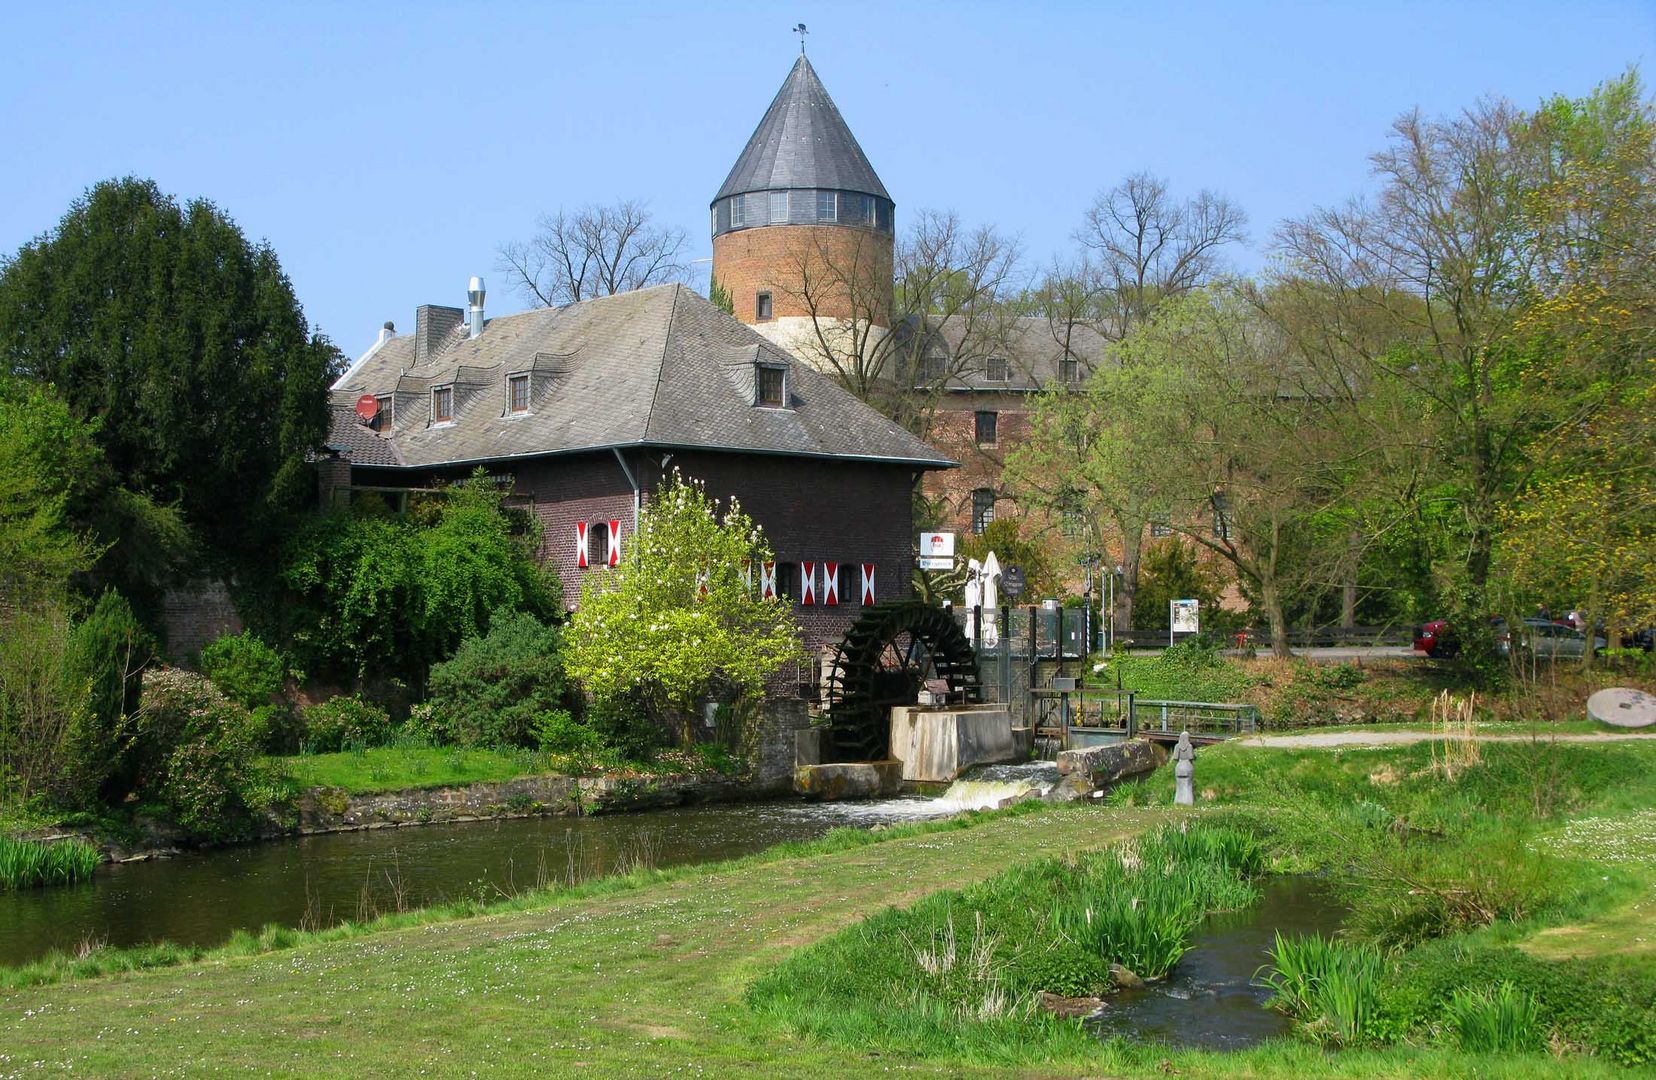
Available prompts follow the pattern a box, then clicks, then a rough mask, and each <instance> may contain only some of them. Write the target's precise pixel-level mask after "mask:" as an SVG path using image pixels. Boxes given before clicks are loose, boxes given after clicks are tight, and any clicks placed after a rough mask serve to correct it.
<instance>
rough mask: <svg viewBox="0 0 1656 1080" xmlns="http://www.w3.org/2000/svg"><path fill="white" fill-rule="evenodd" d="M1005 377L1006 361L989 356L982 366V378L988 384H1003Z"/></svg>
mask: <svg viewBox="0 0 1656 1080" xmlns="http://www.w3.org/2000/svg"><path fill="white" fill-rule="evenodd" d="M1006 375H1007V371H1006V361H1005V360H1004V359H1003V358H1001V357H999V356H991V357H990V358H989V362H988V363H987V364H985V365H984V368H983V377H984V378H985V379H987V380H988V381H989V382H1005V381H1006Z"/></svg>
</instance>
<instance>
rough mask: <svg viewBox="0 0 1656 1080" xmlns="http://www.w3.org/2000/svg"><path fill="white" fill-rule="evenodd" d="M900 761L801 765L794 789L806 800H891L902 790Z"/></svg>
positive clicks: (796, 775)
mask: <svg viewBox="0 0 1656 1080" xmlns="http://www.w3.org/2000/svg"><path fill="white" fill-rule="evenodd" d="M902 783H903V763H902V762H900V761H846V762H832V763H829V764H826V765H801V766H799V767H798V768H796V769H794V790H795V791H797V792H798V793H799V794H801V795H803V796H805V797H806V798H807V799H821V800H823V801H825V802H837V801H840V800H845V799H888V798H891V797H892V796H894V795H896V794H897V792H898V791H899V790H900V789H901V788H902Z"/></svg>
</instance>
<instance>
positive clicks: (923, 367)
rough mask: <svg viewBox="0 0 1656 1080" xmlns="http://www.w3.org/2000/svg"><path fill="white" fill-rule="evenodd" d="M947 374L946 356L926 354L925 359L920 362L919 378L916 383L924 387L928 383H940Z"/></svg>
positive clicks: (947, 359)
mask: <svg viewBox="0 0 1656 1080" xmlns="http://www.w3.org/2000/svg"><path fill="white" fill-rule="evenodd" d="M948 373H949V358H948V357H947V356H944V355H943V354H942V353H935V352H934V353H927V354H926V357H925V359H923V360H921V361H920V378H919V379H918V380H917V383H918V385H921V386H925V385H927V384H930V383H937V382H942V381H943V378H944V376H946V375H947V374H948Z"/></svg>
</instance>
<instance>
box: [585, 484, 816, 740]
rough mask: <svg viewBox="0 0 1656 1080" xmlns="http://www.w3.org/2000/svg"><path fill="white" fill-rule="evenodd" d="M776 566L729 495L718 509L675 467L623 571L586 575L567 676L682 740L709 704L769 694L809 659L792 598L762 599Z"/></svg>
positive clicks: (643, 518)
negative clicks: (770, 568)
mask: <svg viewBox="0 0 1656 1080" xmlns="http://www.w3.org/2000/svg"><path fill="white" fill-rule="evenodd" d="M771 559H772V555H771V551H770V547H769V545H768V544H767V543H766V542H765V537H764V534H763V533H762V532H761V531H760V529H759V527H758V526H757V525H756V524H754V522H753V520H752V519H751V518H749V517H748V516H747V515H746V514H745V513H743V512H742V509H741V507H740V506H739V505H737V503H736V501H735V500H734V499H732V500H731V501H730V503H729V504H728V505H726V506H725V507H724V508H723V509H722V510H721V508H720V507H719V505H718V503H717V502H715V501H714V500H711V499H709V498H708V497H707V493H706V491H705V490H704V489H703V488H702V486H701V485H700V484H699V483H696V482H694V481H686V480H684V479H682V478H681V477H680V476H679V474H678V473H677V472H676V471H675V472H674V474H673V476H672V478H671V479H670V481H669V483H668V484H667V485H666V486H664V487H663V488H662V489H661V490H660V491H659V492H657V493H656V494H655V495H654V496H652V497H651V499H650V501H649V502H648V504H646V506H645V507H644V508H643V510H642V511H641V512H640V514H639V520H638V533H637V535H636V536H635V538H634V539H633V542H632V544H631V545H629V546H628V547H627V549H626V550H625V551H624V552H623V554H622V557H621V564H620V566H618V567H617V568H616V569H614V570H613V571H610V572H609V573H606V574H598V575H593V576H592V577H589V578H588V580H587V583H586V585H585V587H584V588H583V590H582V594H581V604H580V607H579V608H578V609H577V610H576V612H575V615H574V617H573V619H572V621H571V624H570V630H569V633H568V635H567V636H566V638H565V640H566V643H567V647H568V658H567V665H568V671H569V673H570V675H571V676H573V677H574V678H575V679H576V680H578V681H579V682H580V683H581V684H582V686H583V687H584V688H585V689H586V691H587V692H588V693H590V694H592V695H593V697H594V698H596V699H597V701H598V703H599V705H600V707H603V708H615V707H617V705H618V704H620V705H625V704H631V705H634V706H636V707H638V708H641V709H644V710H646V711H647V712H648V713H649V715H650V717H651V718H652V719H653V720H655V721H657V722H658V723H660V724H663V725H665V726H667V727H668V728H670V729H673V730H677V731H679V732H680V733H681V734H682V733H684V732H685V731H686V730H687V725H688V721H689V718H690V716H691V715H692V713H693V712H694V710H695V708H696V705H697V703H698V702H700V701H701V700H702V699H704V698H706V697H708V696H721V697H722V696H727V695H733V694H734V695H759V694H762V693H763V691H764V686H765V680H766V679H767V678H768V677H769V676H770V675H772V674H774V673H775V672H777V671H778V670H780V669H781V668H782V667H783V665H785V664H789V663H796V662H800V661H802V660H804V659H805V654H804V650H803V647H802V646H801V644H800V638H799V628H798V626H797V624H796V623H795V621H794V617H793V610H792V607H791V606H790V604H789V602H788V601H787V600H785V599H781V598H776V597H772V598H769V599H766V598H763V597H761V596H759V595H757V592H756V588H757V583H758V574H759V568H760V567H761V566H763V565H764V564H765V563H766V562H768V561H770V560H771Z"/></svg>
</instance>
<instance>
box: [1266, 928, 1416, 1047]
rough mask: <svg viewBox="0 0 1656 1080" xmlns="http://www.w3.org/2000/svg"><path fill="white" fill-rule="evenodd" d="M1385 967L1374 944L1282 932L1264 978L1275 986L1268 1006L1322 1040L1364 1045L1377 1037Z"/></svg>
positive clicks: (1269, 984)
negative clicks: (1376, 1028) (1297, 1022)
mask: <svg viewBox="0 0 1656 1080" xmlns="http://www.w3.org/2000/svg"><path fill="white" fill-rule="evenodd" d="M1261 970H1262V971H1263V970H1265V969H1261ZM1385 971H1386V967H1385V960H1384V958H1383V957H1382V956H1381V953H1380V950H1379V949H1378V948H1376V947H1375V946H1373V945H1369V944H1354V943H1348V942H1340V941H1335V940H1333V939H1331V938H1325V937H1322V936H1321V935H1317V934H1313V935H1310V936H1307V937H1285V936H1284V935H1283V934H1282V932H1281V931H1280V930H1279V931H1277V933H1276V940H1275V942H1274V943H1273V945H1272V947H1271V965H1270V969H1269V973H1268V974H1266V975H1265V976H1264V977H1263V978H1262V979H1261V980H1260V981H1261V982H1262V983H1263V984H1264V985H1265V986H1267V987H1269V988H1270V989H1271V999H1270V1004H1271V1005H1272V1006H1274V1007H1275V1008H1277V1009H1280V1010H1281V1011H1282V1012H1285V1013H1287V1014H1288V1015H1289V1016H1291V1017H1293V1018H1294V1019H1295V1020H1297V1021H1299V1022H1300V1023H1301V1024H1302V1025H1303V1026H1304V1031H1305V1032H1306V1034H1308V1035H1311V1036H1312V1037H1314V1038H1316V1039H1318V1040H1319V1041H1321V1042H1330V1043H1335V1044H1338V1045H1340V1046H1360V1045H1362V1044H1364V1043H1366V1042H1368V1041H1370V1039H1371V1037H1372V1035H1373V1029H1374V1021H1375V1016H1376V1013H1377V1012H1378V1010H1379V1007H1380V998H1381V993H1382V991H1383V989H1384V985H1385Z"/></svg>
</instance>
